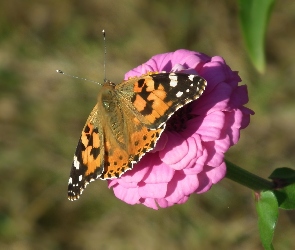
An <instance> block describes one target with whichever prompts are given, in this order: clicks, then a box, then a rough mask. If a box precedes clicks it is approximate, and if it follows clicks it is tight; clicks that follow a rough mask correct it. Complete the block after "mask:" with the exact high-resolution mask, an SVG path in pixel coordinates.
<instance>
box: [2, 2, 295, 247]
mask: <svg viewBox="0 0 295 250" xmlns="http://www.w3.org/2000/svg"><path fill="white" fill-rule="evenodd" d="M294 27H295V2H294V1H292V0H285V1H277V2H276V4H275V5H274V9H273V13H272V15H271V18H270V23H269V27H268V30H267V34H266V58H267V65H266V71H265V73H264V74H263V75H260V74H258V73H257V71H256V70H255V69H254V68H253V66H252V65H251V63H250V60H249V58H248V56H247V53H246V50H245V47H244V44H243V40H242V36H241V31H240V26H239V21H238V5H237V1H234V0H226V1H218V0H212V1H196V0H195V1H192V0H190V1H180V0H178V1H176V0H175V1H171V0H169V1H168V0H161V1H159V0H157V1H156V0H150V1H136V0H122V1H102V0H96V1H95V0H88V1H78V0H63V1H57V0H49V1H33V0H27V1H16V0H9V1H8V0H4V1H1V3H0V126H1V127H0V192H1V194H0V249H17V250H19V249H20V250H22V249H24V250H26V249H119V250H120V249H148V250H149V249H153V250H157V249H163V248H165V249H171V250H174V249H209V250H210V249H239V250H241V249H242V250H243V249H246V250H248V249H251V250H256V249H262V247H261V243H260V240H259V234H258V227H257V217H256V211H255V205H254V202H253V195H252V192H251V190H249V189H247V188H245V187H243V186H240V185H238V184H235V183H234V182H232V181H230V180H228V179H224V180H222V181H221V182H220V183H218V184H217V185H215V186H213V188H212V189H211V190H210V191H209V192H207V193H205V194H202V195H192V196H191V197H190V199H189V201H188V202H187V203H185V204H183V205H176V206H173V207H171V208H167V209H161V210H159V211H154V210H152V209H149V208H146V207H144V206H142V205H135V206H130V205H127V204H125V203H124V202H122V201H120V200H118V199H117V198H115V196H114V195H113V192H112V191H111V190H109V189H108V188H107V183H106V182H104V181H96V182H95V183H94V184H92V185H90V186H89V187H87V191H86V192H85V193H84V194H83V196H82V197H81V199H80V200H79V201H76V202H70V201H68V200H67V183H68V176H69V172H70V167H71V163H72V158H73V153H74V151H75V147H76V144H77V141H78V138H79V136H80V133H81V130H82V127H83V125H84V123H85V121H86V118H87V116H88V115H89V112H90V111H91V109H92V108H93V106H94V105H95V102H96V96H97V92H98V87H97V85H96V84H92V83H90V82H86V81H83V80H76V79H73V78H70V77H66V76H62V75H60V74H57V73H55V70H56V69H62V70H64V71H65V72H67V73H69V74H73V75H77V76H81V77H85V78H88V79H92V80H97V81H100V82H102V81H103V78H104V75H103V53H104V49H103V40H102V33H101V31H102V29H105V30H106V32H107V78H108V79H110V80H112V81H114V82H120V81H121V80H122V79H123V76H124V74H125V73H126V72H127V71H129V70H130V69H132V68H133V67H135V66H137V65H139V64H141V63H143V62H145V61H147V60H148V59H149V58H150V57H151V56H153V55H155V54H158V53H164V52H168V51H174V50H176V49H179V48H185V49H190V50H195V51H200V52H203V53H206V54H208V55H210V56H214V55H220V56H222V57H224V58H225V60H226V62H227V63H228V64H229V66H230V67H231V68H232V69H233V70H236V71H239V72H240V76H241V77H242V79H243V83H244V84H247V85H248V89H249V96H250V101H249V103H248V105H247V106H248V107H249V108H251V109H253V110H254V111H255V112H256V114H255V115H254V116H252V119H251V124H250V125H249V127H248V128H247V129H245V130H244V131H242V133H241V140H240V142H239V143H238V145H236V146H234V147H233V148H231V149H230V151H229V152H228V154H227V159H228V160H230V161H232V162H234V163H236V164H237V165H239V166H241V167H243V168H245V169H247V170H249V171H251V172H253V173H255V174H258V175H260V176H261V177H264V178H267V177H268V176H269V174H270V173H271V172H272V171H273V170H274V169H275V168H278V167H291V168H292V167H294V164H293V163H294V162H295V153H294V148H295V133H294V125H295V101H294V97H295V85H294V84H295V43H294V41H295V32H294ZM294 224H295V212H294V211H293V212H292V211H283V210H281V211H280V216H279V221H278V226H277V230H276V233H275V238H274V246H275V248H276V249H282V250H285V249H295V241H294V232H295V230H294V229H295V227H294Z"/></svg>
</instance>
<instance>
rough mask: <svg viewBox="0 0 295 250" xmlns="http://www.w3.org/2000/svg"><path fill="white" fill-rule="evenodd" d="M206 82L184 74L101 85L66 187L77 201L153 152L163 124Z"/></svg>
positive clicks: (148, 77) (193, 98)
mask: <svg viewBox="0 0 295 250" xmlns="http://www.w3.org/2000/svg"><path fill="white" fill-rule="evenodd" d="M206 84H207V82H206V80H205V79H203V78H202V77H200V76H198V75H188V74H184V73H152V72H150V73H148V74H145V75H142V76H140V77H134V78H130V79H128V80H127V81H123V82H121V83H120V84H114V83H112V82H110V81H105V83H104V84H103V86H102V87H101V89H100V91H99V93H98V102H97V104H96V105H95V107H94V108H93V110H92V112H91V113H90V115H89V117H88V119H87V121H86V124H85V126H84V128H83V131H82V135H81V137H80V139H79V142H78V145H77V148H76V152H75V155H74V161H73V165H72V169H71V173H70V178H69V183H68V198H69V199H70V200H76V199H78V198H79V197H80V195H81V194H82V192H83V190H84V189H85V187H86V185H87V184H88V183H89V182H91V181H94V180H96V179H98V178H100V179H103V180H104V179H110V178H119V177H120V176H121V175H122V174H123V173H124V172H126V171H127V170H129V169H132V168H133V165H134V164H135V163H137V162H138V161H139V160H140V159H141V157H142V156H143V155H145V154H146V153H147V152H148V151H150V150H152V149H153V148H154V147H155V145H156V143H157V140H158V139H159V137H160V135H161V133H162V132H163V130H164V128H165V125H166V121H167V120H168V119H169V117H170V116H171V115H173V113H174V112H175V111H176V110H178V109H179V108H181V107H183V106H184V105H185V104H187V103H189V102H191V101H193V100H195V99H197V98H198V97H199V96H200V95H202V93H203V91H204V90H205V87H206Z"/></svg>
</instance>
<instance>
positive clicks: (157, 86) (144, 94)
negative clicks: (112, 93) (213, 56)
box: [118, 73, 207, 129]
mask: <svg viewBox="0 0 295 250" xmlns="http://www.w3.org/2000/svg"><path fill="white" fill-rule="evenodd" d="M129 81H132V82H133V84H132V87H133V89H132V91H131V93H133V94H132V96H128V93H126V89H127V87H128V85H130V83H129V84H127V86H126V83H127V82H128V81H126V82H123V83H121V84H120V85H119V86H118V87H119V88H120V92H121V93H125V96H126V97H129V104H128V103H127V104H126V105H128V106H129V108H130V109H132V110H133V112H134V113H137V117H138V118H139V120H140V121H141V122H143V123H144V124H146V125H147V126H148V127H149V128H151V129H157V128H159V127H161V126H162V125H163V124H165V123H166V121H167V120H168V119H169V117H170V116H171V115H172V114H173V113H174V112H175V111H176V110H178V109H179V108H181V107H183V106H184V105H186V104H187V103H189V102H191V101H193V100H196V99H197V98H199V97H200V96H201V95H202V93H203V92H204V90H205V87H206V85H207V82H206V80H205V79H204V78H202V77H200V76H198V75H188V74H185V73H159V74H147V75H144V76H142V77H140V78H132V79H130V80H129ZM127 92H130V90H128V89H127ZM125 99H126V98H125Z"/></svg>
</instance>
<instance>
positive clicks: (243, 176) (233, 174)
mask: <svg viewBox="0 0 295 250" xmlns="http://www.w3.org/2000/svg"><path fill="white" fill-rule="evenodd" d="M225 163H226V168H227V172H226V177H227V178H229V179H230V180H232V181H235V182H237V183H239V184H241V185H243V186H246V187H248V188H251V189H253V190H254V191H261V190H273V188H274V185H273V183H272V182H271V181H268V180H266V179H263V178H261V177H259V176H257V175H255V174H252V173H250V172H248V171H246V170H245V169H242V168H240V167H238V166H237V165H235V164H233V163H231V162H229V161H227V160H225Z"/></svg>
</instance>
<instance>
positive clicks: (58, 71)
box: [56, 69, 101, 85]
mask: <svg viewBox="0 0 295 250" xmlns="http://www.w3.org/2000/svg"><path fill="white" fill-rule="evenodd" d="M56 72H57V73H60V74H63V75H65V76H69V77H73V78H76V79H81V80H84V81H87V82H94V83H96V84H98V85H101V84H100V83H99V82H96V81H93V80H89V79H86V78H82V77H78V76H74V75H69V74H67V73H65V72H63V71H62V70H60V69H57V70H56Z"/></svg>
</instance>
